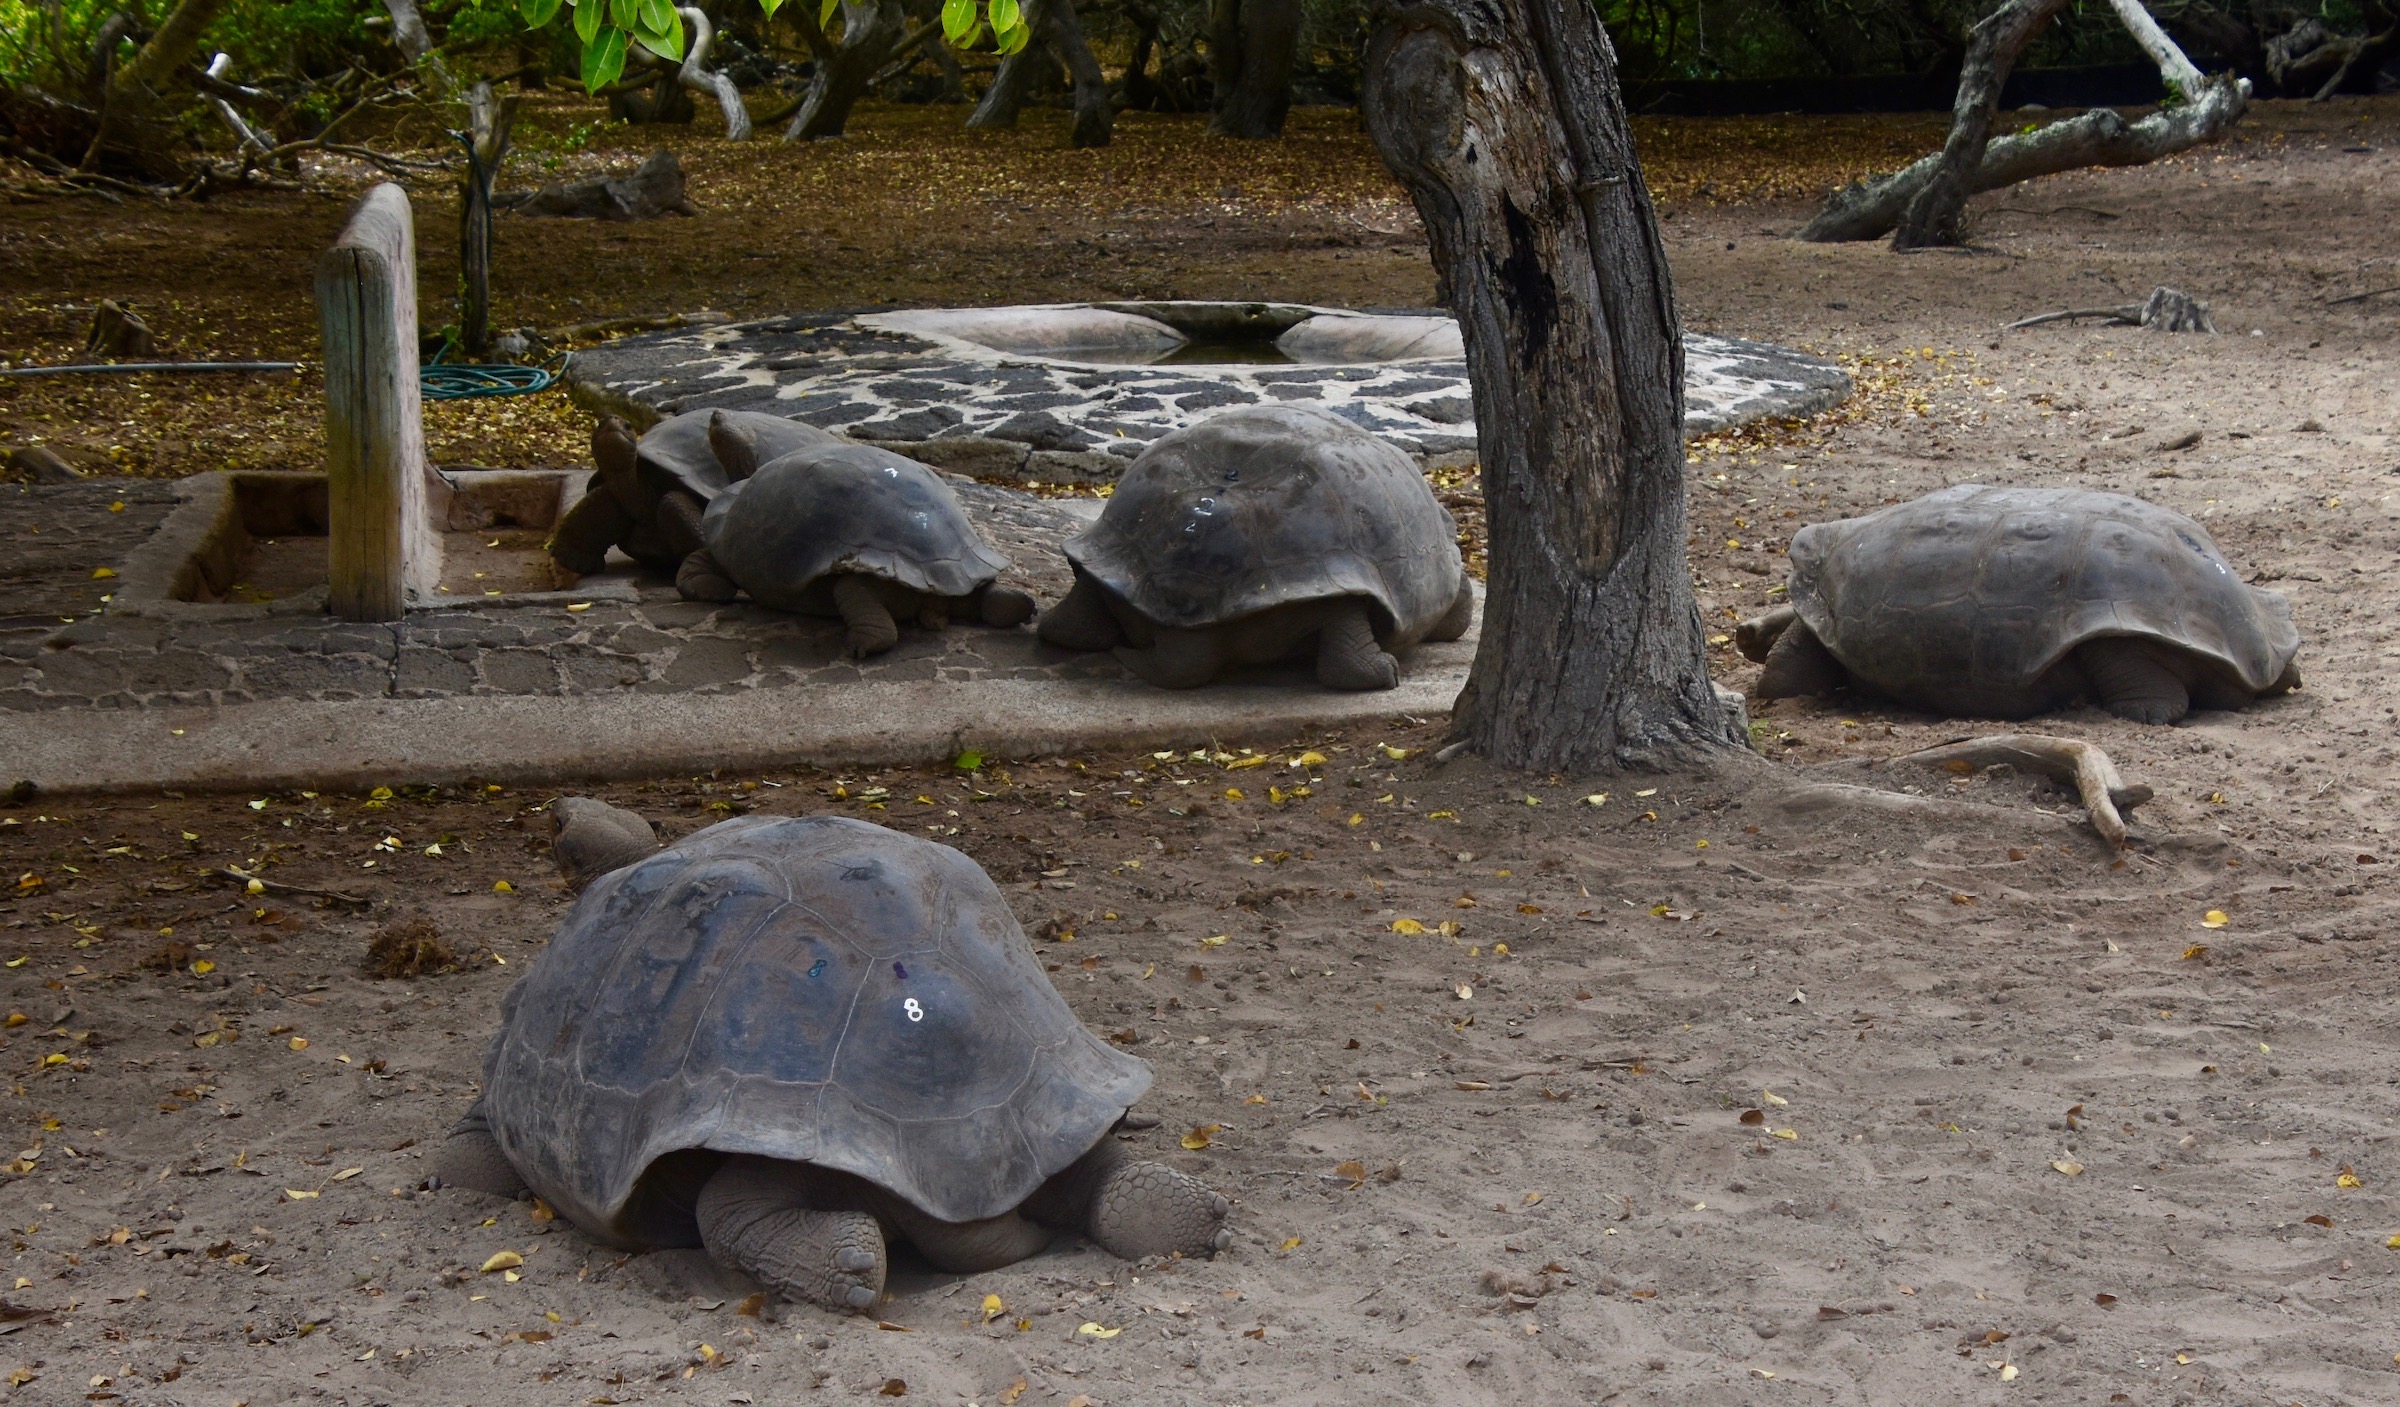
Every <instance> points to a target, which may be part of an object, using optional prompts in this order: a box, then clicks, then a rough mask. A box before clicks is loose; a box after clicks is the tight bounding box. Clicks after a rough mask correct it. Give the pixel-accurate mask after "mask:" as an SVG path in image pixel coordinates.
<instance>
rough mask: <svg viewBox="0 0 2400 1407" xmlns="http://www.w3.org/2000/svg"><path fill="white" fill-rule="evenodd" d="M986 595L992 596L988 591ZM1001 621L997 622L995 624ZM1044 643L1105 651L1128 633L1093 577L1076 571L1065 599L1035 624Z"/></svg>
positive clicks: (1045, 612)
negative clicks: (1119, 623) (1118, 620)
mask: <svg viewBox="0 0 2400 1407" xmlns="http://www.w3.org/2000/svg"><path fill="white" fill-rule="evenodd" d="M985 595H986V596H987V597H988V596H989V595H990V592H989V591H986V593H985ZM998 623H999V622H997V621H994V622H993V624H995V625H996V624H998ZM1033 630H1034V633H1035V634H1036V635H1039V636H1040V637H1041V639H1042V643H1043V644H1045V645H1056V646H1058V647H1059V648H1060V649H1062V650H1105V649H1108V648H1110V647H1111V646H1114V645H1116V644H1118V643H1120V642H1122V641H1123V640H1124V638H1125V632H1123V631H1122V630H1119V629H1118V628H1117V618H1116V617H1115V616H1114V615H1112V614H1110V613H1109V609H1108V601H1107V599H1106V598H1104V597H1103V596H1101V594H1100V588H1099V587H1097V586H1095V585H1093V584H1092V581H1091V578H1089V577H1086V576H1084V575H1083V574H1081V573H1077V574H1076V577H1075V585H1074V588H1073V589H1072V590H1070V591H1068V592H1067V594H1066V596H1065V598H1064V599H1062V600H1060V602H1059V603H1058V604H1057V605H1055V606H1052V607H1051V608H1050V609H1049V610H1046V611H1044V612H1042V618H1041V620H1040V621H1038V622H1036V623H1035V625H1034V627H1033Z"/></svg>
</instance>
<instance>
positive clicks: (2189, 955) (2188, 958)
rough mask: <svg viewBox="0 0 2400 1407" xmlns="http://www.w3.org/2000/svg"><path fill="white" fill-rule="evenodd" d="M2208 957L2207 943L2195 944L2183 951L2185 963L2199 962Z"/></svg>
mask: <svg viewBox="0 0 2400 1407" xmlns="http://www.w3.org/2000/svg"><path fill="white" fill-rule="evenodd" d="M2207 956H2208V945H2207V944H2206V943H2194V944H2193V945H2192V946H2190V947H2188V948H2186V949H2184V950H2183V960H2184V961H2185V962H2198V961H2199V960H2200V959H2202V958H2204V957H2207Z"/></svg>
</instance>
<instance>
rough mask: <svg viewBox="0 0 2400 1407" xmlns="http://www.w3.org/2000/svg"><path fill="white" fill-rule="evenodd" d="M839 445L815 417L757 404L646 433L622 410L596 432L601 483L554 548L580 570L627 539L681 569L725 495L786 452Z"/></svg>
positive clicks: (590, 569) (570, 515) (632, 547)
mask: <svg viewBox="0 0 2400 1407" xmlns="http://www.w3.org/2000/svg"><path fill="white" fill-rule="evenodd" d="M834 443H838V442H837V441H836V440H835V438H834V437H833V436H832V435H829V434H827V433H826V432H825V431H823V430H820V429H818V428H817V427H816V426H814V425H807V424H803V423H801V422H800V421H797V420H786V419H784V418H783V417H782V416H780V415H767V414H765V413H763V412H760V411H754V410H736V411H722V410H693V411H686V412H684V413H683V414H681V415H677V416H673V417H670V418H669V419H666V420H662V421H660V422H659V423H658V424H656V425H654V426H652V427H651V428H650V429H649V431H648V432H647V433H645V434H644V435H643V436H642V437H641V438H640V439H638V440H637V439H635V438H634V437H633V432H632V431H630V430H628V429H627V428H626V427H625V422H624V421H622V420H619V419H618V418H617V417H615V416H613V415H609V416H603V417H601V420H600V423H599V425H598V426H596V427H595V428H594V429H593V430H592V462H593V465H594V466H595V468H596V470H597V472H596V473H595V474H594V475H593V476H592V483H591V487H589V488H588V489H586V490H584V495H583V497H582V498H581V499H579V500H577V501H576V504H575V506H574V507H573V508H571V509H569V510H567V513H566V515H565V516H564V517H562V518H560V519H559V521H558V526H557V528H556V529H555V530H554V531H553V532H552V533H551V537H550V555H551V557H553V558H554V559H556V560H557V562H558V564H559V565H560V566H562V567H565V568H566V569H567V570H568V571H571V572H574V573H576V574H577V575H579V576H588V575H590V574H592V573H594V572H598V571H600V570H602V569H603V568H604V566H605V565H606V562H607V559H608V549H609V548H611V547H622V548H624V549H625V555H627V556H629V557H631V558H633V559H634V560H635V561H637V562H640V563H641V564H642V565H643V566H646V567H651V568H654V569H656V570H659V571H669V572H671V571H675V570H677V569H678V568H680V567H681V566H682V565H683V560H684V558H686V557H689V556H690V555H691V554H692V553H694V552H696V551H698V550H699V547H700V517H701V514H703V513H705V512H706V511H707V509H708V505H709V504H710V503H711V502H713V501H715V499H716V497H717V495H719V494H721V493H723V492H725V490H726V489H727V488H729V487H731V486H732V485H734V484H737V483H740V482H741V481H742V480H744V479H747V478H748V477H750V475H751V474H752V473H753V472H754V471H755V470H757V468H758V466H759V465H760V464H762V463H764V462H766V461H767V460H769V459H773V458H775V457H777V456H778V455H784V454H789V453H791V452H792V451H793V450H796V449H804V448H808V447H811V446H816V445H826V444H834Z"/></svg>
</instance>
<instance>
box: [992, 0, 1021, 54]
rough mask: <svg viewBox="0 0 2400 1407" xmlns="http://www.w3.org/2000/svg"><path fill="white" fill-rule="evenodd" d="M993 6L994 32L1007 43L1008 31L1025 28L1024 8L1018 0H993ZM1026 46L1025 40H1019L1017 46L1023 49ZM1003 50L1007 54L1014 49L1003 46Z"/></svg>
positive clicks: (1001, 40) (1002, 41)
mask: <svg viewBox="0 0 2400 1407" xmlns="http://www.w3.org/2000/svg"><path fill="white" fill-rule="evenodd" d="M991 7H992V33H994V34H996V35H998V36H1000V42H1001V43H1002V44H1003V45H1005V44H1006V43H1007V42H1008V32H1009V31H1010V30H1012V29H1022V28H1024V25H1025V12H1024V9H1023V8H1022V7H1021V6H1019V5H1018V4H1017V0H991ZM1024 47H1025V43H1024V41H1023V40H1019V41H1017V48H1019V49H1022V48H1024ZM1001 52H1002V53H1004V54H1005V53H1011V52H1014V51H1013V50H1010V49H1006V48H1003V49H1002V50H1001Z"/></svg>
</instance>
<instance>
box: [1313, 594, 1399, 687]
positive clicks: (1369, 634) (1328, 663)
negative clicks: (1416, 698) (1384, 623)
mask: <svg viewBox="0 0 2400 1407" xmlns="http://www.w3.org/2000/svg"><path fill="white" fill-rule="evenodd" d="M1317 682H1318V683H1320V684H1322V685H1324V686H1325V687H1326V688H1328V689H1394V688H1398V687H1399V685H1400V661H1398V660H1396V659H1394V658H1392V656H1391V655H1390V654H1389V653H1388V652H1386V651H1385V650H1384V648H1383V646H1381V645H1379V644H1377V643H1375V627H1374V626H1373V625H1372V624H1370V623H1369V622H1368V620H1367V603H1366V601H1365V600H1363V599H1361V598H1359V597H1355V596H1354V597H1351V598H1349V599H1348V600H1345V601H1339V602H1336V603H1335V604H1334V607H1333V614H1332V615H1330V616H1327V617H1326V618H1325V623H1324V624H1323V625H1321V626H1319V627H1317Z"/></svg>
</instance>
